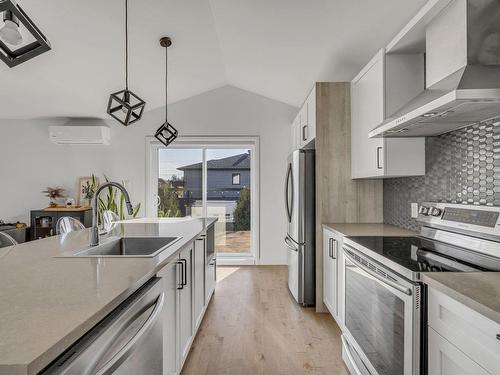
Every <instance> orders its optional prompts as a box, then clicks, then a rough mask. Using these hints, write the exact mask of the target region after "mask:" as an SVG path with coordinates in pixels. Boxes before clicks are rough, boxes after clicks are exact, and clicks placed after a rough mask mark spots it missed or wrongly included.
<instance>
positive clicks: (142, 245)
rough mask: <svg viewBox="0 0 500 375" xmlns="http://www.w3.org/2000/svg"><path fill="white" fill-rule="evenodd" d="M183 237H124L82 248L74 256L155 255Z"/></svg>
mask: <svg viewBox="0 0 500 375" xmlns="http://www.w3.org/2000/svg"><path fill="white" fill-rule="evenodd" d="M181 238H182V237H123V238H119V239H114V240H108V241H106V242H102V243H101V244H100V245H97V246H93V247H89V248H86V249H84V250H81V251H79V252H77V253H74V254H72V255H69V256H74V257H141V258H148V257H154V256H156V255H157V254H159V253H160V252H162V251H163V250H165V249H167V248H168V247H169V246H171V245H173V244H174V243H176V242H177V241H179V240H180V239H181Z"/></svg>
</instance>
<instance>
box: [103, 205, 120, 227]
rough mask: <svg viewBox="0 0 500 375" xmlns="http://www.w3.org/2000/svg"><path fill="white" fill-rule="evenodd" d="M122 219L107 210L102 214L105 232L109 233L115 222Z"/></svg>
mask: <svg viewBox="0 0 500 375" xmlns="http://www.w3.org/2000/svg"><path fill="white" fill-rule="evenodd" d="M119 220H120V217H119V216H118V215H117V214H115V213H114V212H113V211H110V210H107V211H104V213H103V214H102V226H103V228H104V230H106V231H108V230H110V229H111V227H112V226H113V223H114V222H115V221H119Z"/></svg>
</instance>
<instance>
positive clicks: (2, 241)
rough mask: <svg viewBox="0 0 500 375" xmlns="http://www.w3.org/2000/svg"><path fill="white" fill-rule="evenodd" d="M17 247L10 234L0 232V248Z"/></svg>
mask: <svg viewBox="0 0 500 375" xmlns="http://www.w3.org/2000/svg"><path fill="white" fill-rule="evenodd" d="M13 245H17V241H16V240H15V239H14V238H12V236H11V235H10V234H7V233H4V232H0V247H7V246H13Z"/></svg>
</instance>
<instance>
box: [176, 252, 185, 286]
mask: <svg viewBox="0 0 500 375" xmlns="http://www.w3.org/2000/svg"><path fill="white" fill-rule="evenodd" d="M177 264H178V265H180V266H181V280H180V282H179V284H177V290H181V289H184V284H183V280H184V264H183V262H182V259H180V260H178V261H177Z"/></svg>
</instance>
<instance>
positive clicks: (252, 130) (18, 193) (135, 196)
mask: <svg viewBox="0 0 500 375" xmlns="http://www.w3.org/2000/svg"><path fill="white" fill-rule="evenodd" d="M103 104H104V105H105V103H103ZM104 105H103V111H105V108H104ZM296 111H297V109H296V108H294V107H291V106H289V105H286V104H283V103H280V102H277V101H274V100H271V99H267V98H265V97H262V96H259V95H255V94H252V93H250V92H247V91H244V90H240V89H238V88H235V87H231V86H225V87H221V88H218V89H215V90H212V91H209V92H206V93H204V94H201V95H197V96H194V97H192V98H189V99H186V100H183V101H180V102H177V103H174V104H172V105H169V122H171V123H173V124H174V125H175V126H176V127H177V128H178V129H179V131H180V134H181V135H184V136H186V135H192V136H203V135H229V136H230V135H233V136H234V135H251V136H255V135H257V136H260V199H261V202H260V226H261V236H260V249H261V263H262V264H284V263H285V262H286V252H285V249H284V246H283V241H282V238H283V234H284V232H285V219H284V214H283V212H284V202H283V197H282V194H283V186H282V185H283V178H284V169H285V165H286V158H287V155H288V152H289V144H290V122H291V120H292V119H293V116H294V115H295V113H296ZM163 116H164V109H162V108H158V109H155V110H152V111H149V112H146V113H145V115H144V117H143V119H142V120H141V121H140V122H138V123H136V124H133V125H131V126H130V127H128V128H126V127H123V126H121V125H120V124H118V123H117V122H113V121H108V123H109V125H110V126H111V143H112V144H111V145H110V146H68V145H65V146H62V145H54V144H52V143H51V142H50V141H49V138H48V126H49V125H52V124H60V123H62V122H63V120H61V119H56V120H15V121H12V120H0V219H4V220H8V221H10V220H21V221H26V222H27V221H28V220H29V211H30V210H31V209H38V208H42V207H45V206H46V205H47V203H48V200H47V198H45V197H44V196H43V194H42V193H41V191H42V190H45V188H46V187H47V186H51V187H53V186H58V185H59V186H62V187H64V188H66V189H68V190H69V191H70V192H71V194H72V195H73V196H75V195H76V186H77V180H78V178H79V177H80V176H88V175H90V174H91V173H94V174H96V175H99V176H101V178H102V175H103V174H106V175H108V177H110V178H111V179H114V180H125V181H127V182H128V187H129V192H130V194H131V197H132V200H133V201H134V203H136V202H142V205H143V207H144V201H145V198H146V189H145V181H146V173H145V167H146V161H145V155H146V148H145V136H150V135H152V134H153V133H154V131H155V130H156V128H157V127H158V126H159V125H160V124H161V123H162V122H163V120H164V118H163Z"/></svg>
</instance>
